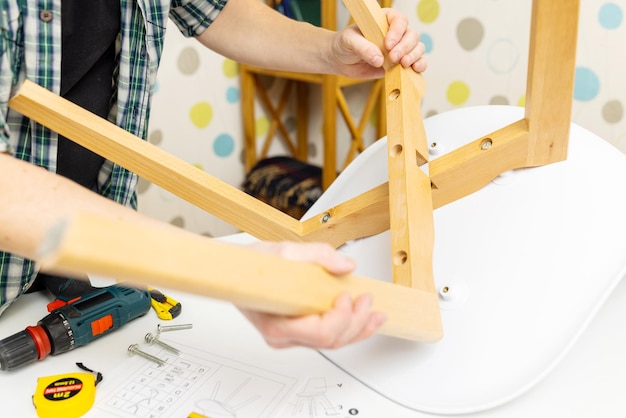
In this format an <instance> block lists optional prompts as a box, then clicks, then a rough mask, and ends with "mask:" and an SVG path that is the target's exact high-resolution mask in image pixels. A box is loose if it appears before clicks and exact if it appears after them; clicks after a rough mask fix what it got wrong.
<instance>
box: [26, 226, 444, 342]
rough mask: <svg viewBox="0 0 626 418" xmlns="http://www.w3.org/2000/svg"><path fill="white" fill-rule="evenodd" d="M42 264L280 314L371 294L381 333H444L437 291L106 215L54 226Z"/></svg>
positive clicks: (426, 337)
mask: <svg viewBox="0 0 626 418" xmlns="http://www.w3.org/2000/svg"><path fill="white" fill-rule="evenodd" d="M120 236H124V237H125V239H123V240H120V239H119V237H120ZM38 263H39V267H40V268H41V269H42V270H43V271H47V272H54V273H59V274H78V273H84V272H89V273H92V274H98V275H102V276H105V277H112V278H117V279H119V280H123V281H125V282H129V283H135V284H141V285H150V286H157V287H158V286H166V287H169V288H176V289H179V290H182V291H186V292H190V293H194V294H198V295H205V296H209V297H213V298H217V299H222V300H226V301H230V302H233V303H235V304H237V305H238V306H240V307H244V308H250V309H255V310H259V311H262V312H268V313H274V314H279V315H305V314H313V313H322V312H326V311H328V310H329V309H330V308H331V307H332V306H333V303H334V301H335V299H336V298H337V296H338V295H339V294H340V293H342V292H348V293H350V294H351V295H352V296H353V297H356V296H358V295H360V294H364V293H370V294H373V295H375V298H374V305H373V309H374V310H376V311H382V312H384V313H386V315H387V322H386V323H385V325H384V326H383V327H382V328H381V329H380V331H379V332H380V333H382V334H385V335H390V336H394V337H399V338H404V339H410V340H417V341H425V342H435V341H437V340H439V339H440V338H441V337H442V333H441V328H440V327H439V326H438V323H437V321H435V320H433V318H431V314H432V312H434V311H436V310H437V306H438V302H437V297H436V295H433V294H431V293H428V292H424V291H422V290H418V289H407V288H404V287H400V286H396V285H394V284H391V283H387V282H382V281H380V280H374V279H368V278H364V277H359V276H356V275H346V276H342V277H335V276H332V275H331V274H329V273H327V272H325V271H324V269H323V268H322V267H320V266H318V265H315V264H312V263H301V262H295V261H290V260H286V259H284V258H281V257H278V256H272V255H268V254H264V253H259V252H256V251H253V250H251V249H249V248H246V247H244V246H239V245H232V244H226V243H222V242H218V241H215V240H212V239H209V238H206V237H202V236H198V235H192V234H184V233H181V232H180V231H176V230H168V229H164V228H159V227H154V226H146V225H139V224H136V223H133V222H128V221H121V220H119V219H113V218H109V217H105V216H101V215H93V214H81V215H78V216H76V217H75V218H74V219H70V220H69V221H68V223H67V224H66V225H64V226H62V227H61V228H59V229H58V230H56V231H53V232H52V233H51V235H50V236H49V237H48V243H47V245H46V248H45V249H44V251H43V252H42V254H41V255H40V257H39V259H38Z"/></svg>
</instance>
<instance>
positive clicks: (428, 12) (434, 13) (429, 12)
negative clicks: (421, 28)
mask: <svg viewBox="0 0 626 418" xmlns="http://www.w3.org/2000/svg"><path fill="white" fill-rule="evenodd" d="M417 17H418V18H419V20H420V21H421V22H422V23H432V22H434V21H435V20H436V19H437V17H439V1H438V0H420V2H419V3H417Z"/></svg>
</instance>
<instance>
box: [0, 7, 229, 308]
mask: <svg viewBox="0 0 626 418" xmlns="http://www.w3.org/2000/svg"><path fill="white" fill-rule="evenodd" d="M226 2H227V0H120V5H121V31H120V35H119V38H118V39H119V47H118V50H119V51H118V53H119V67H118V71H119V73H118V77H117V90H116V100H115V103H114V106H113V108H112V110H111V113H110V116H109V120H111V121H114V122H115V123H116V124H117V125H118V126H120V127H122V128H124V129H125V130H127V131H129V132H131V133H133V134H135V135H137V136H139V137H141V138H144V139H145V138H146V136H147V126H148V117H149V115H150V102H151V96H152V91H153V87H154V84H155V81H156V76H157V69H158V67H159V61H160V59H161V52H162V50H163V41H164V37H165V26H166V23H167V18H168V16H169V17H170V18H171V19H172V21H173V22H174V23H175V24H176V26H178V28H179V30H180V31H181V32H182V33H183V35H185V36H188V37H191V36H197V35H199V34H200V33H202V32H203V31H204V29H206V28H207V27H208V26H209V25H210V24H211V23H212V22H213V21H214V19H215V18H216V17H217V15H218V14H219V13H220V11H221V10H222V9H223V7H224V6H225V4H226ZM0 12H1V15H0V152H7V151H8V152H10V153H11V154H13V155H14V156H15V157H17V158H20V159H22V160H25V161H29V162H31V163H32V164H35V165H38V166H41V167H45V168H47V169H48V170H50V171H56V158H57V134H56V133H55V132H52V131H50V130H49V129H47V128H44V127H43V126H41V125H38V124H37V123H35V122H33V121H31V120H29V119H27V118H25V117H23V116H22V115H20V114H18V113H17V112H14V111H12V110H10V109H9V108H8V100H9V98H10V97H11V96H12V94H13V93H14V91H15V90H16V89H17V88H18V87H19V85H20V84H21V82H22V81H23V80H24V79H28V80H31V81H33V82H36V83H37V84H39V85H41V86H43V87H45V88H47V89H49V90H51V91H53V92H55V93H57V94H59V91H60V85H61V0H0ZM136 184H137V176H136V175H134V174H133V173H130V172H129V171H127V170H125V169H123V168H122V167H120V166H118V165H116V164H113V163H111V162H109V161H107V162H105V163H104V165H103V166H102V168H101V170H100V173H99V177H98V185H97V190H96V191H97V192H98V193H100V194H102V195H104V196H106V197H108V198H110V199H112V200H114V201H116V202H118V203H121V204H123V205H127V206H130V207H133V208H136V204H137V198H136V192H135V186H136ZM0 228H2V226H1V225H0ZM35 273H36V272H35V269H34V265H33V263H32V262H31V261H29V260H24V259H22V258H20V257H17V256H14V255H11V254H8V253H3V252H0V313H1V312H2V311H4V309H5V308H6V307H7V306H8V305H9V304H10V303H11V302H12V301H13V300H15V299H16V298H17V297H18V296H19V295H20V294H21V293H23V292H24V291H25V290H26V289H27V288H28V286H29V285H30V282H31V281H32V279H33V278H34V276H35Z"/></svg>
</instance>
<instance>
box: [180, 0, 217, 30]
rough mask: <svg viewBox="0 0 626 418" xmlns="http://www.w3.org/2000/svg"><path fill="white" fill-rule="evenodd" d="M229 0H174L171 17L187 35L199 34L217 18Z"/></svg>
mask: <svg viewBox="0 0 626 418" xmlns="http://www.w3.org/2000/svg"><path fill="white" fill-rule="evenodd" d="M227 2H228V0H173V1H172V3H171V8H170V14H169V16H170V19H172V21H173V22H174V23H175V24H176V26H177V27H178V29H179V30H180V32H181V33H182V34H183V35H184V36H186V37H192V36H198V35H200V34H201V33H202V32H204V30H205V29H206V28H208V27H209V26H210V25H211V23H213V21H214V20H215V19H216V18H217V16H218V15H219V14H220V12H221V11H222V9H223V8H224V6H225V5H226V3H227Z"/></svg>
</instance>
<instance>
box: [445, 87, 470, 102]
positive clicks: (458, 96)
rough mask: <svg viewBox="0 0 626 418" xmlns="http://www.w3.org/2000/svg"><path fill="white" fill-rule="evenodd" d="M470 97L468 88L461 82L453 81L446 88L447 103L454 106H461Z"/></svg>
mask: <svg viewBox="0 0 626 418" xmlns="http://www.w3.org/2000/svg"><path fill="white" fill-rule="evenodd" d="M469 95H470V88H469V86H468V85H467V84H465V83H464V82H462V81H454V82H452V83H451V84H450V85H449V86H448V91H447V92H446V97H447V99H448V102H450V103H451V104H453V105H455V106H459V105H462V104H463V103H465V102H466V101H467V99H468V98H469Z"/></svg>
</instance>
